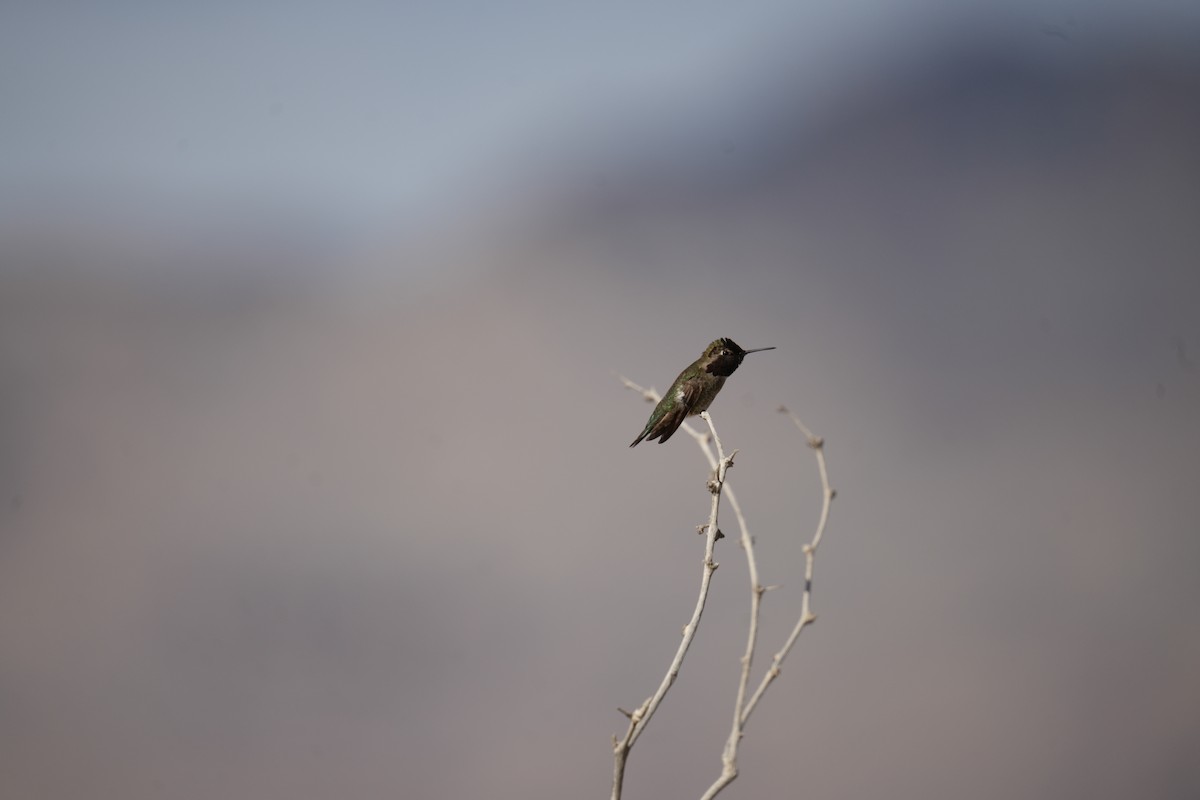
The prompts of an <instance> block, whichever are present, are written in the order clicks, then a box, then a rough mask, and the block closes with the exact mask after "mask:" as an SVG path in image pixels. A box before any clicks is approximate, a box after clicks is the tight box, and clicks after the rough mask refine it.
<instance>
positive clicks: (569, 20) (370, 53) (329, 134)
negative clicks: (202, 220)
mask: <svg viewBox="0 0 1200 800" xmlns="http://www.w3.org/2000/svg"><path fill="white" fill-rule="evenodd" d="M1078 5H1079V4H1077V3H1069V2H1052V3H1044V2H1042V3H1039V2H1019V3H1013V2H1008V3H964V4H946V3H931V2H904V3H893V2H879V0H856V1H855V2H844V3H799V4H797V3H785V2H753V3H741V4H737V5H730V4H729V3H721V2H692V3H648V4H647V3H631V2H614V3H604V4H579V3H555V2H509V3H489V2H445V3H391V4H389V3H358V2H354V3H338V4H333V3H327V4H321V3H307V2H302V3H224V2H216V3H204V4H196V3H132V2H113V3H103V4H87V3H62V4H59V3H36V2H31V3H25V2H14V3H6V4H5V7H4V9H3V10H2V11H0V22H2V24H0V76H2V78H0V81H2V82H0V97H3V101H4V106H5V114H4V121H3V124H2V127H0V185H2V186H3V187H4V188H3V189H2V190H0V192H2V193H3V194H4V195H6V196H8V197H6V199H8V200H10V201H11V200H12V197H11V195H13V194H16V195H17V196H18V197H24V198H28V196H30V195H33V196H35V197H36V196H41V195H42V194H44V193H47V192H49V193H51V194H54V193H56V192H57V193H58V194H59V195H67V196H71V195H79V194H81V193H82V194H84V195H86V196H90V194H91V193H97V194H99V195H100V198H99V199H98V200H97V202H99V203H100V204H102V205H108V206H111V205H113V204H118V205H119V204H120V203H121V202H123V201H129V202H134V201H140V203H141V205H147V204H148V205H159V206H161V204H162V203H163V201H164V199H165V200H167V201H172V202H175V203H179V204H180V205H181V207H183V208H187V209H192V208H195V207H197V206H199V207H203V203H206V202H207V203H210V204H220V203H228V202H230V201H232V200H234V199H235V198H240V199H241V200H243V201H245V200H246V198H249V199H250V200H251V201H254V202H260V203H264V204H290V205H294V206H297V207H298V208H299V209H301V210H302V211H311V212H313V213H316V214H321V215H326V216H327V217H329V218H335V219H337V220H338V221H339V222H340V223H342V224H347V225H357V226H361V225H363V224H364V222H365V221H369V222H370V224H372V225H375V226H382V225H393V226H394V225H397V224H404V223H405V222H408V223H410V224H420V223H423V222H425V221H427V220H429V218H430V215H431V214H435V215H444V214H446V213H453V214H461V213H462V210H463V209H464V208H465V207H470V206H471V205H473V204H480V203H482V202H483V201H482V200H481V199H480V194H484V195H485V196H486V201H487V203H488V204H500V203H504V202H506V201H505V200H504V199H503V198H504V197H506V196H507V195H508V194H510V193H511V192H513V191H514V190H520V189H521V188H523V186H524V185H525V184H527V183H528V182H529V180H530V174H536V173H537V172H539V171H550V172H553V171H555V170H556V169H558V168H559V167H561V166H563V165H564V162H566V161H578V160H579V159H603V158H605V157H606V156H605V154H606V153H607V154H608V155H609V156H611V155H612V153H613V152H614V151H634V152H636V151H638V150H639V149H643V148H654V147H655V146H656V145H657V146H658V147H659V148H663V146H664V142H663V141H662V137H663V136H665V135H667V134H666V131H667V130H670V131H671V133H670V134H669V135H670V138H671V143H670V145H669V147H668V148H667V149H669V150H682V151H684V152H685V153H686V152H688V151H696V152H706V147H707V146H708V145H710V144H711V143H713V142H718V143H719V142H723V141H726V140H729V139H731V138H733V139H738V140H741V141H743V142H746V143H747V145H748V146H752V145H753V138H752V137H751V138H750V139H749V140H747V133H748V131H747V129H748V128H750V127H753V126H755V125H763V124H764V123H767V120H763V119H758V120H757V121H754V120H753V119H752V118H751V115H750V113H749V112H753V111H754V110H755V109H756V105H757V104H758V103H759V102H760V101H761V98H762V97H763V93H764V91H766V92H769V91H771V89H772V86H771V84H772V83H773V82H774V81H775V80H777V79H778V78H779V77H780V76H781V74H783V73H786V74H788V75H789V78H788V79H789V81H790V82H791V86H792V90H793V91H796V92H798V93H799V94H800V96H801V97H804V98H805V101H806V102H808V101H812V102H813V105H814V109H813V111H814V112H819V111H820V110H821V105H822V101H828V99H829V95H830V94H831V93H832V94H836V93H840V92H842V91H844V90H845V89H846V87H847V86H850V85H853V83H854V82H855V81H856V80H866V79H869V76H870V75H871V74H872V73H874V72H876V71H877V70H880V69H883V70H886V69H887V67H886V64H887V63H888V62H889V60H891V59H892V58H893V57H894V55H895V54H896V53H897V52H903V51H906V50H908V51H912V50H913V49H914V48H924V47H926V46H927V44H926V43H928V42H930V41H941V43H942V44H941V46H945V45H946V41H945V37H946V36H947V35H948V34H949V35H950V36H951V37H965V39H964V41H963V42H962V43H963V44H964V46H969V45H966V40H969V39H970V38H973V37H975V36H979V35H984V36H987V37H996V38H1000V39H1003V40H1005V41H1006V42H1007V43H1008V46H1010V47H1012V48H1016V49H1020V50H1024V51H1027V52H1030V51H1037V50H1046V49H1047V48H1054V47H1057V48H1059V49H1062V47H1063V46H1065V47H1066V48H1068V49H1070V50H1072V51H1073V52H1074V53H1076V54H1078V53H1079V52H1095V51H1096V50H1098V49H1102V48H1105V47H1108V46H1109V45H1110V43H1111V42H1112V41H1113V40H1114V39H1119V38H1120V37H1121V35H1122V32H1123V31H1124V32H1128V30H1129V29H1131V28H1132V29H1134V30H1136V31H1149V32H1151V33H1153V34H1156V35H1157V34H1170V33H1172V32H1175V33H1178V32H1179V31H1180V30H1181V26H1183V29H1184V30H1186V29H1187V27H1188V26H1192V29H1193V30H1194V26H1195V25H1196V24H1197V17H1198V16H1200V13H1198V12H1197V11H1196V9H1195V6H1194V4H1192V3H1187V2H1178V3H1156V4H1155V5H1154V11H1153V13H1147V12H1145V11H1142V10H1139V9H1140V8H1141V6H1140V5H1139V4H1126V3H1119V2H1107V3H1102V4H1095V3H1089V4H1087V5H1086V13H1080V12H1079V10H1078V9H1077V6H1078ZM1060 37H1069V38H1067V39H1066V40H1065V41H1066V44H1065V45H1064V39H1063V38H1060ZM805 95H808V96H807V97H806V96H805ZM538 177H539V179H545V178H546V177H547V176H545V175H539V176H538ZM497 194H499V195H500V196H501V197H500V198H497V197H496V195H497ZM146 195H149V197H147V196H146ZM189 204H190V205H189Z"/></svg>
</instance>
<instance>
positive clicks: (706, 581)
mask: <svg viewBox="0 0 1200 800" xmlns="http://www.w3.org/2000/svg"><path fill="white" fill-rule="evenodd" d="M621 382H622V383H624V384H625V386H626V387H628V388H630V389H633V390H634V391H637V392H640V393H641V394H642V396H643V397H645V398H646V399H647V400H649V401H650V402H658V400H659V399H660V397H659V395H658V393H657V392H655V391H653V390H650V389H644V388H642V387H641V386H638V385H637V384H636V383H634V382H633V381H630V380H629V379H628V378H624V377H621ZM702 417H703V418H704V420H705V422H707V423H708V428H709V430H710V431H711V432H712V438H713V440H714V441H715V442H716V445H717V455H718V458H717V459H716V461H715V463H714V459H713V457H712V455H711V451H710V450H709V448H708V447H707V442H704V443H703V446H702V449H703V450H704V451H705V454H706V455H708V457H709V463H710V465H713V469H714V475H713V478H712V479H711V480H710V481H709V484H708V489H709V492H711V494H712V503H711V506H710V509H709V513H708V524H707V525H706V526H705V537H704V566H703V570H702V571H701V573H700V595H699V597H698V598H697V599H696V607H695V608H694V609H693V610H692V617H691V619H690V620H688V623H687V625H685V626H684V628H683V639H682V640H681V641H680V643H679V647H678V649H676V651H675V657H674V658H673V659H672V660H671V664H670V666H669V667H667V674H666V675H665V676H663V679H662V682H661V683H660V684H659V686H658V690H657V691H656V692H655V693H654V694H653V695H652V696H651V697H649V698H647V699H646V701H645V702H644V703H642V704H641V705H640V706H638V708H637V709H636V710H635V711H633V712H631V713H629V715H628V716H629V728H628V729H627V730H626V731H625V735H624V737H622V738H620V739H617V738H616V737H615V736H614V737H613V791H612V800H620V798H621V789H622V786H623V784H624V781H625V764H626V762H627V761H628V759H629V751H630V750H631V749H632V748H633V745H634V743H635V742H637V740H638V737H640V736H641V735H642V731H644V730H645V729H646V725H648V724H649V722H650V718H651V717H653V716H654V712H655V711H657V710H658V706H659V705H660V704H661V703H662V700H663V697H665V696H666V694H667V691H668V690H669V689H670V688H671V685H672V684H673V683H675V679H676V678H677V677H678V676H679V670H680V668H681V667H682V665H683V658H684V656H686V655H687V651H688V648H689V647H691V644H692V640H693V639H694V638H695V636H696V629H697V628H699V626H700V617H701V615H702V614H703V613H704V604H705V601H706V600H707V599H708V590H709V586H710V585H711V583H712V576H713V573H714V572H716V571H717V566H718V565H717V562H716V561H714V560H713V550H714V548H715V546H716V543H717V535H718V532H719V529H718V527H717V514H718V511H719V510H720V505H721V494H722V489H723V487H724V485H725V473H726V472H727V471H728V470H729V468H730V467H731V466H733V456H734V455H736V451H735V452H734V453H733V454H730V455H729V456H728V457H726V456H725V453H724V451H723V450H722V448H721V440H720V438H719V437H718V436H717V429H716V427H715V426H714V425H713V422H712V418H711V417H709V416H708V412H704V413H703V414H702ZM684 428H685V429H686V430H687V431H688V433H690V434H691V435H692V437H693V438H696V439H697V441H700V440H702V439H703V438H704V434H701V433H698V432H696V431H694V430H693V429H692V428H691V426H689V425H686V424H685V425H684Z"/></svg>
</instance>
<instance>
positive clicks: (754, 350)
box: [746, 347, 775, 353]
mask: <svg viewBox="0 0 1200 800" xmlns="http://www.w3.org/2000/svg"><path fill="white" fill-rule="evenodd" d="M774 349H775V348H774V347H756V348H754V349H753V350H747V351H746V352H747V353H761V352H762V351H763V350H774Z"/></svg>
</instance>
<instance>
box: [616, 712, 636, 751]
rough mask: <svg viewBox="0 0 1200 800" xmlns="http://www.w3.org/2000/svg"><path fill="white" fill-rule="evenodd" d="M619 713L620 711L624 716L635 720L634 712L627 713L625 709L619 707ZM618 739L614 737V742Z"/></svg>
mask: <svg viewBox="0 0 1200 800" xmlns="http://www.w3.org/2000/svg"><path fill="white" fill-rule="evenodd" d="M617 711H620V712H621V713H622V714H624V715H625V716H626V717H628V718H629V719H633V712H632V711H626V710H625V709H623V708H621V707H620V706H617ZM616 738H617V737H616V736H614V737H613V742H614V743H615V742H616Z"/></svg>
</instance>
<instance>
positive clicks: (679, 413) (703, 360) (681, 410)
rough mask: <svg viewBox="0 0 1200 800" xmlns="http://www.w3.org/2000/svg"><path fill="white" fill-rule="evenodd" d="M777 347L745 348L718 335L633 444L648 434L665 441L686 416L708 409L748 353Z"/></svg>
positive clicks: (681, 375)
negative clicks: (726, 380)
mask: <svg viewBox="0 0 1200 800" xmlns="http://www.w3.org/2000/svg"><path fill="white" fill-rule="evenodd" d="M774 349H775V348H774V347H758V348H755V349H754V350H743V349H742V348H740V347H738V345H737V342H735V341H733V339H717V340H716V341H714V342H713V343H712V344H710V345H709V346H708V347H706V348H704V354H703V355H701V356H700V357H699V358H697V359H696V360H695V361H693V362H692V363H691V364H690V365H689V366H688V368H687V369H685V370H684V371H683V372H681V373H679V377H678V378H676V379H675V382H674V383H672V384H671V388H670V389H668V390H667V393H666V394H664V395H663V397H662V400H659V401H658V405H656V406H655V407H654V411H652V412H650V419H649V420H647V421H646V428H645V429H644V430H643V431H642V433H641V435H640V436H638V437H637V438H636V439H634V440H633V444H631V445H629V446H630V447H634V446H636V445H637V443H638V442H640V441H641V440H642V439H645V438H646V437H647V436H648V437H650V441H654V440H655V439H658V443H659V444H662V443H663V442H665V441H666V440H667V439H670V438H671V434H673V433H675V431H677V430H679V426H680V425H682V424H683V420H684V418H685V417H693V416H695V415H697V414H699V413H700V412H701V411H705V410H707V409H708V407H709V406H710V405H712V401H713V400H715V399H716V397H717V393H718V392H720V391H721V387H722V386H724V385H725V379H726V378H728V377H729V376H730V375H732V374H733V371H734V370H735V369H737V368H738V367H739V366H741V364H742V359H743V358H745V357H746V355H747V354H748V353H758V352H761V351H763V350H774Z"/></svg>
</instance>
